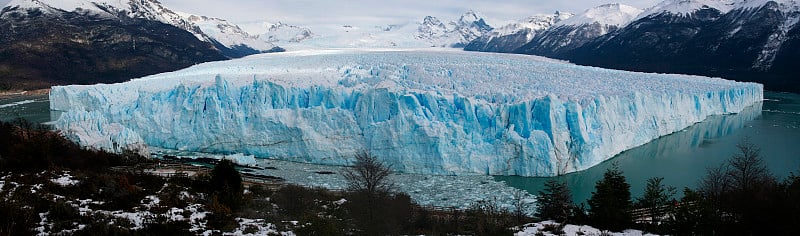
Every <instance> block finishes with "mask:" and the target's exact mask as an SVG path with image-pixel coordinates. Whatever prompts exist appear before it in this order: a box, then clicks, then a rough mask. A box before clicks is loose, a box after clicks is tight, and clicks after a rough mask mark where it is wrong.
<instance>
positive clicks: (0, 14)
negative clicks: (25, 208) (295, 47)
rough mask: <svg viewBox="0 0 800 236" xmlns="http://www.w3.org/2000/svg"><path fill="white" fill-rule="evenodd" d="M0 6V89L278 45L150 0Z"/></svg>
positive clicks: (144, 70) (44, 0) (83, 79)
mask: <svg viewBox="0 0 800 236" xmlns="http://www.w3.org/2000/svg"><path fill="white" fill-rule="evenodd" d="M0 7H2V10H0V31H2V32H4V33H3V34H0V89H3V90H8V89H14V90H16V89H31V88H42V87H48V86H49V85H52V84H74V83H77V84H91V83H99V82H102V83H111V82H119V81H125V80H128V79H131V78H136V77H141V76H144V75H149V74H154V73H160V72H165V71H173V70H177V69H180V68H184V67H187V66H191V65H194V64H197V63H202V62H207V61H215V60H224V59H227V58H233V57H241V56H244V55H249V54H254V53H262V52H271V51H281V50H282V49H281V48H279V47H275V46H274V45H272V44H270V43H268V42H265V41H261V40H257V38H256V37H254V36H250V35H248V34H247V33H245V32H244V31H243V30H241V29H239V28H238V26H236V25H233V24H230V23H228V22H226V21H224V20H221V19H214V18H208V17H202V16H195V15H191V14H181V13H177V12H174V11H172V10H170V9H167V8H166V7H164V6H163V5H161V4H160V3H159V2H158V1H156V0H141V1H139V0H137V1H134V0H122V1H112V0H91V1H89V0H69V1H56V0H11V1H7V3H6V4H5V5H4V6H0Z"/></svg>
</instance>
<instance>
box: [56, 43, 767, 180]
mask: <svg viewBox="0 0 800 236" xmlns="http://www.w3.org/2000/svg"><path fill="white" fill-rule="evenodd" d="M762 90H763V89H762V86H761V85H760V84H755V83H740V82H734V81H728V80H723V79H717V78H707V77H700V76H687V75H667V74H652V73H635V72H625V71H617V70H608V69H601V68H594V67H584V66H577V65H573V64H569V63H565V62H561V61H555V60H551V59H546V58H541V57H534V56H526V55H509V54H492V53H476V52H462V51H453V50H433V49H418V50H364V49H346V50H345V49H342V50H308V51H298V52H288V53H275V54H266V55H256V56H251V57H246V58H242V59H237V60H229V61H222V62H212V63H205V64H200V65H196V66H193V67H190V68H187V69H184V70H180V71H176V72H170V73H163V74H158V75H153V76H149V77H144V78H141V79H136V80H132V81H129V82H125V83H119V84H99V85H91V86H85V85H71V86H56V87H53V88H52V90H51V92H50V101H51V103H50V106H51V109H52V110H57V111H63V114H62V115H61V117H60V118H59V119H58V120H57V121H56V122H54V125H55V127H56V128H57V129H60V130H62V131H64V132H65V134H67V135H68V137H70V138H71V139H73V140H76V141H78V142H79V143H80V144H82V145H87V146H92V147H96V148H102V149H107V150H116V151H119V150H122V149H125V148H139V149H140V150H145V148H146V147H148V146H149V147H159V148H167V149H175V150H182V151H195V152H209V153H221V154H235V153H242V154H244V156H249V155H254V156H256V157H259V158H273V159H282V160H290V161H296V162H307V163H317V164H328V165H347V164H349V163H351V162H352V161H353V159H354V158H353V157H354V153H355V152H358V151H361V150H367V151H369V152H371V153H372V154H373V155H375V156H377V157H379V158H380V159H381V160H382V161H384V162H386V163H387V164H390V165H391V166H392V167H393V168H395V169H396V170H398V171H403V172H408V173H422V174H445V175H451V174H492V175H523V176H552V175H557V174H563V173H569V172H574V171H578V170H583V169H587V168H589V167H591V166H593V165H596V164H598V163H600V162H602V161H604V160H606V159H609V158H611V157H613V156H614V155H616V154H618V153H620V152H622V151H625V150H627V149H630V148H633V147H636V146H639V145H642V144H644V143H647V142H649V141H651V140H653V139H655V138H658V137H660V136H663V135H666V134H669V133H672V132H675V131H679V130H681V129H684V128H686V127H688V126H689V125H691V124H694V123H696V122H699V121H702V120H704V119H705V118H706V117H708V116H710V115H718V114H726V113H737V112H739V111H741V110H742V109H744V108H745V107H747V106H749V105H752V104H754V103H757V102H760V101H761V100H762V99H763V92H762Z"/></svg>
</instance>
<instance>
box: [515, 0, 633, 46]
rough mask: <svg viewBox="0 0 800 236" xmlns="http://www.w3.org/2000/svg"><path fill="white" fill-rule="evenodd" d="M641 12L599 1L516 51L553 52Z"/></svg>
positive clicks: (618, 25)
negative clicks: (601, 3)
mask: <svg viewBox="0 0 800 236" xmlns="http://www.w3.org/2000/svg"><path fill="white" fill-rule="evenodd" d="M641 12H642V10H640V9H637V8H635V7H632V6H628V5H623V4H605V5H601V6H598V7H595V8H592V9H589V10H586V11H585V12H583V13H581V14H578V15H575V16H573V17H570V18H568V19H565V20H563V21H560V22H558V23H556V24H555V25H553V26H552V27H550V28H549V29H548V30H546V31H544V32H542V33H540V34H538V35H537V36H536V37H535V38H534V39H533V40H531V41H530V42H529V43H527V44H525V45H523V46H521V47H519V48H518V49H517V52H522V53H528V54H537V55H546V56H556V55H559V54H562V53H565V52H567V51H569V50H572V49H575V48H578V47H580V46H582V45H583V44H585V43H587V42H589V41H591V40H594V39H596V38H598V37H600V36H603V35H605V34H607V33H609V32H612V31H615V30H617V29H619V28H621V27H624V26H625V25H627V24H628V23H630V22H631V20H633V19H634V18H636V16H638V15H639V14H640V13H641Z"/></svg>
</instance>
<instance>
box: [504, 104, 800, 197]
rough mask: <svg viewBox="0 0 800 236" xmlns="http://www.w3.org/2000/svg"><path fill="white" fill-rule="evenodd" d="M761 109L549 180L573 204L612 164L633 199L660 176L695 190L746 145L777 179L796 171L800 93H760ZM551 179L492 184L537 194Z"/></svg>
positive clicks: (709, 121) (799, 151) (720, 118)
mask: <svg viewBox="0 0 800 236" xmlns="http://www.w3.org/2000/svg"><path fill="white" fill-rule="evenodd" d="M764 97H765V100H764V102H763V103H762V106H761V107H759V106H758V105H755V106H752V107H750V108H748V109H747V110H745V111H743V112H741V113H739V114H731V115H724V116H714V117H710V118H709V119H706V120H705V121H703V122H700V123H697V124H695V125H693V126H691V127H689V128H686V129H685V130H683V131H679V132H676V133H673V134H670V135H667V136H664V137H661V138H659V139H656V140H654V141H652V142H650V143H647V144H645V145H642V146H639V147H636V148H633V149H631V150H628V151H625V152H623V153H621V154H619V155H617V156H616V157H614V158H612V159H611V160H608V161H606V162H603V163H601V164H600V165H597V166H594V167H592V168H589V169H587V170H584V171H581V172H577V173H570V174H567V175H564V176H558V177H551V178H555V179H558V180H561V181H565V182H566V183H567V184H568V185H569V186H570V189H571V190H572V193H573V198H574V200H575V201H576V203H585V201H586V199H588V198H589V197H590V196H591V193H592V191H594V185H595V183H596V182H597V181H598V180H600V179H602V177H603V173H604V172H605V171H606V169H608V168H609V167H611V165H612V163H614V162H616V163H618V164H619V166H620V168H621V169H622V171H623V172H624V175H625V177H627V180H628V183H629V184H630V185H631V194H632V196H633V197H638V196H640V195H641V193H642V192H643V191H644V186H645V184H646V181H647V179H648V178H651V177H663V178H664V183H665V184H667V185H670V186H674V187H676V188H677V189H678V191H677V192H678V196H676V197H680V196H681V195H682V194H681V192H682V190H683V188H684V187H690V188H694V187H695V186H696V185H697V182H698V180H699V179H700V178H701V177H702V176H704V175H705V173H706V169H707V168H709V167H717V166H719V165H720V164H722V163H724V162H726V161H727V160H728V159H729V157H730V156H732V155H733V154H734V153H736V151H737V149H736V144H737V143H739V142H742V141H744V140H749V141H750V142H751V143H754V144H756V145H757V146H759V147H760V148H761V156H762V157H764V159H765V160H766V162H767V166H768V168H769V169H770V170H771V171H772V172H773V173H774V174H775V176H777V177H779V178H784V177H786V176H788V175H789V174H790V173H791V172H794V173H798V172H800V94H792V93H775V92H765V93H764ZM551 178H541V177H519V176H497V177H495V179H496V180H500V181H505V182H506V183H507V184H508V185H510V186H513V187H516V188H520V189H524V190H527V191H528V192H531V193H534V194H536V193H537V192H538V191H540V190H542V189H543V188H544V183H545V182H546V181H547V180H549V179H551Z"/></svg>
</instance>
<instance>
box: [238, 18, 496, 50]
mask: <svg viewBox="0 0 800 236" xmlns="http://www.w3.org/2000/svg"><path fill="white" fill-rule="evenodd" d="M245 28H247V29H248V31H249V32H251V33H257V34H258V35H259V38H261V39H262V40H267V41H269V42H275V43H276V44H279V45H280V46H281V47H283V48H287V49H288V50H297V49H306V48H361V47H372V48H427V47H455V48H460V47H464V46H465V45H467V44H468V43H469V42H470V41H472V40H474V39H476V38H478V37H480V36H482V35H484V34H486V33H488V32H489V31H491V30H492V27H491V26H490V25H489V24H487V23H486V21H485V20H484V19H483V18H482V17H480V16H479V15H478V14H477V13H475V12H473V11H468V12H466V13H465V14H463V15H462V16H460V17H459V18H458V19H455V20H451V21H446V20H442V19H440V18H438V17H435V16H426V17H424V18H422V20H421V21H417V22H414V21H410V22H398V23H395V24H388V25H364V24H358V22H354V23H352V24H344V25H330V24H328V25H326V24H321V25H309V26H305V27H297V26H289V25H286V24H273V25H269V24H265V23H262V24H260V25H258V24H256V25H255V26H254V25H253V24H249V25H247V26H245ZM265 28H267V29H269V30H268V31H264V29H265ZM259 30H260V31H259ZM312 32H313V33H312Z"/></svg>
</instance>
